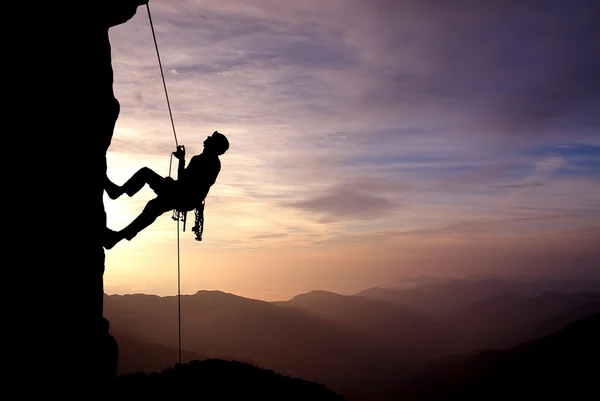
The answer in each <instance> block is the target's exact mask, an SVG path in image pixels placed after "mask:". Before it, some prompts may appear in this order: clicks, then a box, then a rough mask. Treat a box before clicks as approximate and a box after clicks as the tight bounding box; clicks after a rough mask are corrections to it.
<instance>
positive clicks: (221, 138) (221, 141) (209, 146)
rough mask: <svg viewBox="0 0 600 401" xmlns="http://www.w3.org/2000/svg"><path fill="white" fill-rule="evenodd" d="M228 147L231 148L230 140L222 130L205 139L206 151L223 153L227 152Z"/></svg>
mask: <svg viewBox="0 0 600 401" xmlns="http://www.w3.org/2000/svg"><path fill="white" fill-rule="evenodd" d="M227 149H229V141H228V140H227V137H225V135H223V134H221V133H220V132H217V131H215V132H213V134H212V135H211V136H209V137H207V138H206V139H205V140H204V151H205V152H206V151H209V152H213V153H216V154H218V155H222V154H223V153H225V152H227Z"/></svg>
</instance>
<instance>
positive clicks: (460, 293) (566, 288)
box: [356, 278, 600, 315]
mask: <svg viewBox="0 0 600 401" xmlns="http://www.w3.org/2000/svg"><path fill="white" fill-rule="evenodd" d="M544 292H560V293H575V292H600V280H598V279H596V280H561V279H550V278H549V279H530V280H509V279H497V278H486V279H481V280H476V279H468V278H467V279H452V280H448V281H445V282H444V281H439V280H438V281H432V282H423V283H419V284H416V285H414V286H412V287H410V288H369V289H366V290H364V291H361V292H359V293H357V294H356V295H359V296H364V297H368V298H372V299H378V300H383V301H388V302H394V303H397V304H400V305H403V306H406V307H409V308H412V309H414V310H417V311H421V312H424V313H427V314H430V315H431V314H437V313H441V312H444V311H446V310H448V309H451V308H455V307H458V306H461V305H464V304H468V303H473V302H477V301H481V300H484V299H486V298H489V297H492V296H495V295H504V294H516V295H523V296H536V295H541V294H543V293H544Z"/></svg>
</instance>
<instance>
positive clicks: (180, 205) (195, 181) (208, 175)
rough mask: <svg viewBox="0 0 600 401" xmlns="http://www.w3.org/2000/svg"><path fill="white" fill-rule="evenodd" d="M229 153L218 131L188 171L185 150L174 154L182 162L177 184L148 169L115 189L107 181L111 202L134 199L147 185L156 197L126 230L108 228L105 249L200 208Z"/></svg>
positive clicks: (178, 170) (178, 150)
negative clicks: (163, 218)
mask: <svg viewBox="0 0 600 401" xmlns="http://www.w3.org/2000/svg"><path fill="white" fill-rule="evenodd" d="M228 149H229V141H228V139H227V137H225V135H223V134H221V133H220V132H218V131H215V132H213V134H212V135H211V136H208V137H207V138H206V140H205V141H204V150H203V152H202V153H201V154H199V155H196V156H194V157H192V159H191V160H190V162H189V164H188V166H187V168H186V167H185V147H183V146H178V147H177V151H176V152H173V155H174V156H175V157H176V158H177V159H179V165H178V168H177V181H175V180H173V179H172V178H171V177H162V176H161V175H159V174H157V173H155V172H154V171H152V170H151V169H150V168H148V167H143V168H141V169H140V170H138V171H137V172H136V173H135V174H134V175H133V176H132V177H131V178H130V179H129V180H127V182H126V183H125V184H123V185H122V186H119V185H116V184H115V183H113V182H112V181H110V180H109V179H108V177H106V186H105V190H106V193H107V195H108V196H109V197H110V198H111V199H117V198H119V197H120V196H121V195H123V194H127V195H129V196H130V197H132V196H134V195H135V194H136V193H138V192H139V191H140V190H141V189H142V188H143V187H144V185H146V184H148V186H149V187H150V188H151V189H152V190H153V191H154V193H155V194H156V195H157V196H156V198H154V199H152V200H150V201H149V202H148V203H147V204H146V207H145V208H144V210H143V211H142V213H140V215H139V216H138V217H137V218H136V219H134V220H133V221H132V222H131V223H130V224H129V225H128V226H127V227H125V228H124V229H122V230H120V231H113V230H111V229H109V228H108V227H107V228H106V234H105V238H104V248H106V249H111V248H112V247H114V246H115V245H116V244H117V243H118V242H119V241H121V240H123V239H126V240H128V241H131V240H132V239H133V238H134V237H135V236H136V235H137V234H138V233H139V232H140V231H142V230H143V229H144V228H146V227H148V226H149V225H151V224H152V223H153V222H154V221H155V220H156V219H157V218H158V217H159V216H160V215H162V214H163V213H165V212H167V211H169V210H174V209H176V210H179V211H181V212H184V211H186V212H187V211H191V210H194V209H195V208H196V207H198V206H199V205H200V204H201V203H202V201H203V200H204V199H205V198H206V196H207V195H208V191H209V190H210V187H211V186H212V185H213V184H214V183H215V182H216V179H217V176H218V175H219V172H220V171H221V161H220V160H219V156H220V155H223V154H224V153H225V152H226V151H227V150H228Z"/></svg>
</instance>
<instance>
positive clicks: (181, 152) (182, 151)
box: [173, 145, 185, 160]
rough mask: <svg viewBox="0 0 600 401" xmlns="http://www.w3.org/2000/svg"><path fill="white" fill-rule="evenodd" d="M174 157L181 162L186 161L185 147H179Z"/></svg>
mask: <svg viewBox="0 0 600 401" xmlns="http://www.w3.org/2000/svg"><path fill="white" fill-rule="evenodd" d="M173 156H175V157H176V158H178V159H179V160H183V159H185V146H183V145H179V146H177V151H175V152H173Z"/></svg>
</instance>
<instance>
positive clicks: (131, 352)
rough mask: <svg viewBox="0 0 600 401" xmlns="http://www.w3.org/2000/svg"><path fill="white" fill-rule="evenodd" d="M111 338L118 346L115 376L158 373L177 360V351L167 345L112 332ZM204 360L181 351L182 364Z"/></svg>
mask: <svg viewBox="0 0 600 401" xmlns="http://www.w3.org/2000/svg"><path fill="white" fill-rule="evenodd" d="M113 337H114V338H115V339H116V340H117V343H118V344H119V365H118V368H117V375H124V374H129V373H133V372H149V373H150V372H160V371H161V370H162V369H164V368H166V367H167V366H174V365H175V364H176V363H177V362H178V359H179V350H178V348H176V347H170V346H168V345H162V344H155V343H149V342H141V341H136V340H133V339H131V338H129V337H126V336H122V335H120V334H119V333H118V332H115V331H114V330H113ZM202 359H206V356H204V355H200V354H198V353H195V352H190V351H187V350H185V349H182V350H181V360H182V362H184V363H185V362H190V361H193V360H202Z"/></svg>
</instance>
